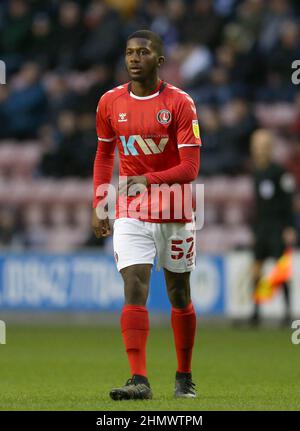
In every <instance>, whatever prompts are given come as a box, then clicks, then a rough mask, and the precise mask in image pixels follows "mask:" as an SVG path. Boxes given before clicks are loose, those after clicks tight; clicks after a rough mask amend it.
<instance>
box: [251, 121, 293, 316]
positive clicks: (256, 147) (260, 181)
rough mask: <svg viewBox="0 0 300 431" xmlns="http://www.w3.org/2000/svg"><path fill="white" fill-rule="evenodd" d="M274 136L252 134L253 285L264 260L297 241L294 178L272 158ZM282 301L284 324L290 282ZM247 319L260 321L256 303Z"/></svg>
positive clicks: (260, 272) (262, 131)
mask: <svg viewBox="0 0 300 431" xmlns="http://www.w3.org/2000/svg"><path fill="white" fill-rule="evenodd" d="M273 140H274V137H273V135H272V133H271V131H269V130H266V129H260V130H257V131H255V132H254V133H253V135H252V137H251V153H252V158H253V165H254V169H253V179H254V188H255V208H256V211H255V217H254V225H253V231H254V249H253V252H254V258H255V261H254V264H253V269H252V276H253V288H255V287H256V285H257V283H258V281H259V279H260V278H261V276H262V265H263V263H264V261H265V259H267V258H269V257H272V258H275V259H278V258H279V257H280V256H281V255H282V254H283V252H284V250H285V249H286V248H287V247H291V246H294V245H295V243H296V239H297V236H296V230H295V228H294V216H293V192H294V179H293V177H292V175H291V174H290V173H289V172H287V171H286V170H285V169H284V168H283V167H282V166H280V165H278V164H277V163H274V162H273V160H272V153H273ZM282 287H283V294H284V300H285V317H284V323H288V322H289V321H290V298H289V296H290V295H289V283H284V284H283V286H282ZM250 322H251V323H253V324H257V323H258V322H259V306H258V305H257V304H255V306H254V312H253V315H252V317H251V319H250Z"/></svg>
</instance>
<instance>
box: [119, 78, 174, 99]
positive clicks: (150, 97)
mask: <svg viewBox="0 0 300 431" xmlns="http://www.w3.org/2000/svg"><path fill="white" fill-rule="evenodd" d="M166 85H167V83H166V82H164V81H161V82H160V84H159V87H158V90H157V91H156V92H155V93H153V94H149V95H148V96H143V97H142V96H137V95H136V94H134V93H133V92H132V91H131V87H132V83H131V82H129V84H128V87H127V90H128V93H129V95H130V96H131V97H133V98H134V99H138V100H149V99H153V97H156V96H158V95H159V94H160V93H161V92H162V91H163V90H164V88H165V87H166Z"/></svg>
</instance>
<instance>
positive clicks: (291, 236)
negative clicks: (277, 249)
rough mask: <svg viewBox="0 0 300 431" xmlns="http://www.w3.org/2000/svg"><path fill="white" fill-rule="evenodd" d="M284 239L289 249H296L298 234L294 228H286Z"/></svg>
mask: <svg viewBox="0 0 300 431" xmlns="http://www.w3.org/2000/svg"><path fill="white" fill-rule="evenodd" d="M282 238H283V241H284V243H285V245H286V246H287V247H294V246H295V245H296V243H297V232H296V230H295V229H294V228H293V227H286V228H285V229H284V230H283V232H282Z"/></svg>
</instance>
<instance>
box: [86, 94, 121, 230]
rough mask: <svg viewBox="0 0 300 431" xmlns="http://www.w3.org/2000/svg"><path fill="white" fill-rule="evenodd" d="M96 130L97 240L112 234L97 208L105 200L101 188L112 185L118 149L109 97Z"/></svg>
mask: <svg viewBox="0 0 300 431" xmlns="http://www.w3.org/2000/svg"><path fill="white" fill-rule="evenodd" d="M96 130H97V136H98V147H97V152H96V156H95V161H94V170H93V185H94V196H93V216H92V228H93V231H94V233H95V235H96V237H97V238H101V237H103V236H108V235H110V233H111V230H110V225H109V220H108V217H106V218H105V219H100V218H99V217H98V215H97V207H98V205H101V204H102V203H101V202H102V200H103V198H104V197H105V196H104V195H102V193H101V192H100V191H101V187H100V186H104V185H105V184H110V182H111V178H112V174H113V166H114V155H115V147H116V136H115V132H114V130H113V129H112V127H111V124H110V120H109V113H108V106H107V96H106V95H104V96H102V97H101V99H100V101H99V103H98V107H97V114H96Z"/></svg>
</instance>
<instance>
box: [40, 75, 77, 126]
mask: <svg viewBox="0 0 300 431" xmlns="http://www.w3.org/2000/svg"><path fill="white" fill-rule="evenodd" d="M47 94H48V103H49V118H48V119H49V120H50V121H52V122H54V123H55V122H56V121H57V118H58V116H59V114H60V112H62V111H71V110H76V109H78V106H79V105H80V96H79V94H78V93H76V92H75V91H74V90H72V89H70V88H69V85H68V78H67V76H65V75H60V74H55V75H53V76H52V79H51V80H50V82H49V83H48V87H47Z"/></svg>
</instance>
